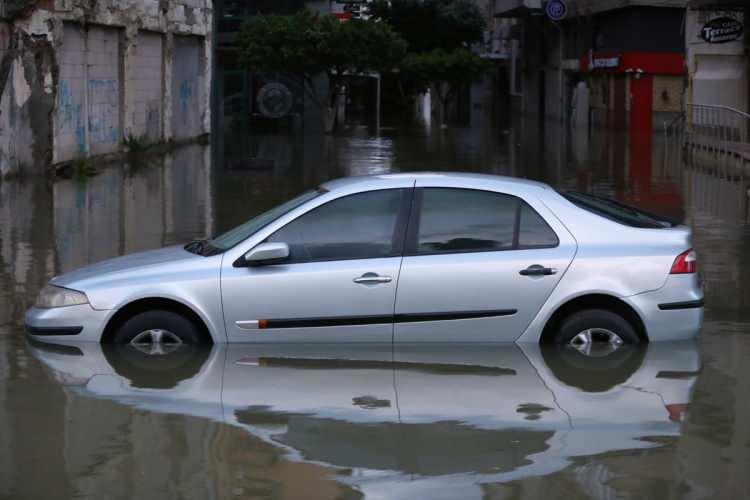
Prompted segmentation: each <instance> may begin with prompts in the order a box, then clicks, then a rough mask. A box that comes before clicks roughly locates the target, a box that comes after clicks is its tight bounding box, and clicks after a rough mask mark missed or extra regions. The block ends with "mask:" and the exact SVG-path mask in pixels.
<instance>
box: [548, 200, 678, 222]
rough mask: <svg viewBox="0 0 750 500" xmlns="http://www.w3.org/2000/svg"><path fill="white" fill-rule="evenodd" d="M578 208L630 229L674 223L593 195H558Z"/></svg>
mask: <svg viewBox="0 0 750 500" xmlns="http://www.w3.org/2000/svg"><path fill="white" fill-rule="evenodd" d="M560 194H561V195H563V196H564V197H565V198H566V199H567V200H568V201H570V202H571V203H573V204H574V205H576V206H577V207H579V208H582V209H584V210H587V211H589V212H591V213H594V214H596V215H600V216H602V217H606V218H607V219H610V220H613V221H615V222H619V223H620V224H624V225H626V226H630V227H641V228H649V229H663V228H667V227H673V226H676V225H677V224H676V223H675V222H674V221H671V220H669V219H666V218H664V217H660V216H658V215H654V214H651V213H648V212H645V211H643V210H641V209H640V208H636V207H633V206H630V205H626V204H625V203H620V202H619V201H615V200H612V199H610V198H604V197H601V196H596V195H593V194H586V193H578V192H574V191H568V192H564V193H560Z"/></svg>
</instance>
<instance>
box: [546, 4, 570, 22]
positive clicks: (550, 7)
mask: <svg viewBox="0 0 750 500" xmlns="http://www.w3.org/2000/svg"><path fill="white" fill-rule="evenodd" d="M544 11H545V12H546V13H547V17H549V18H550V19H551V20H553V21H562V20H563V19H565V16H567V15H568V5H567V4H566V3H565V0H549V1H548V2H547V5H545V6H544Z"/></svg>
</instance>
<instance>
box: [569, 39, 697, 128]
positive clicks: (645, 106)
mask: <svg viewBox="0 0 750 500" xmlns="http://www.w3.org/2000/svg"><path fill="white" fill-rule="evenodd" d="M580 71H581V73H583V74H586V75H588V81H589V88H590V89H591V98H590V102H591V108H592V115H594V116H593V119H594V123H598V124H602V125H606V126H609V127H612V128H614V129H616V130H623V131H624V130H628V131H629V132H631V133H643V134H651V133H652V131H653V128H654V123H660V122H663V121H668V120H669V119H671V118H672V117H673V116H676V115H677V114H678V113H679V112H680V110H681V98H682V91H683V80H684V78H683V74H684V57H683V55H682V54H680V53H673V52H636V51H626V52H594V51H589V52H588V53H586V54H584V55H583V56H582V57H581V58H580Z"/></svg>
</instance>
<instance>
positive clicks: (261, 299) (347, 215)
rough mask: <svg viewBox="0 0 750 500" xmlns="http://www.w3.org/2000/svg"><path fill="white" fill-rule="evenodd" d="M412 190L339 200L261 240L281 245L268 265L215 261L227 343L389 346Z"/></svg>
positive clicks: (357, 195)
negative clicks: (283, 254)
mask: <svg viewBox="0 0 750 500" xmlns="http://www.w3.org/2000/svg"><path fill="white" fill-rule="evenodd" d="M411 193H412V189H383V190H377V191H367V192H362V193H356V194H351V195H348V196H344V197H340V198H337V199H334V200H332V201H329V202H328V203H325V204H323V205H320V206H318V207H316V208H314V209H312V210H310V211H309V212H307V213H305V214H303V215H301V216H300V217H298V218H296V219H294V220H292V221H291V222H289V223H288V224H286V225H285V226H283V227H282V228H281V229H279V230H277V231H276V232H274V233H273V234H271V235H270V236H269V237H267V238H266V239H265V242H272V243H286V244H287V245H289V249H290V255H289V258H288V259H286V260H284V261H282V262H279V263H274V264H271V265H263V266H256V267H236V264H234V263H232V262H231V261H230V262H226V259H225V262H224V263H223V269H222V277H221V290H222V299H223V306H224V320H225V324H226V329H227V336H228V339H229V341H231V342H391V341H392V334H393V308H394V302H395V295H396V284H397V280H398V272H399V268H400V265H401V259H402V249H403V238H404V233H405V227H406V220H407V218H408V210H409V206H410V203H411Z"/></svg>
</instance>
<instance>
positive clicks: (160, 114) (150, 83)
mask: <svg viewBox="0 0 750 500" xmlns="http://www.w3.org/2000/svg"><path fill="white" fill-rule="evenodd" d="M133 60H134V61H135V67H136V70H135V71H132V72H131V75H130V78H129V84H130V85H131V86H132V87H131V92H130V93H129V97H130V102H129V103H128V105H127V107H128V113H129V114H130V119H131V128H130V133H131V134H132V135H134V136H136V137H139V136H145V137H146V138H148V139H149V140H151V141H157V140H160V139H161V138H162V130H163V128H164V127H163V126H162V121H163V119H164V106H163V104H162V99H163V95H164V78H163V74H164V37H163V35H162V34H160V33H154V32H149V31H140V32H139V33H138V40H137V43H136V45H135V47H134V49H133Z"/></svg>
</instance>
